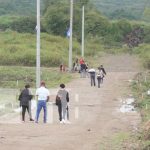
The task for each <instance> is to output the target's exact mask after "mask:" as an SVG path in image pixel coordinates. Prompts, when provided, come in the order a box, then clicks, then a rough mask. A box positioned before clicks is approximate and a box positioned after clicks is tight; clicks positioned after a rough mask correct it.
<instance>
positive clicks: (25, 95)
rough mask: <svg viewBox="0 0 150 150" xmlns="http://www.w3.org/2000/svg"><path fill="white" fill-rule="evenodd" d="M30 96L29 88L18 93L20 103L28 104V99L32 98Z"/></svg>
mask: <svg viewBox="0 0 150 150" xmlns="http://www.w3.org/2000/svg"><path fill="white" fill-rule="evenodd" d="M32 97H33V96H32V95H30V92H29V89H27V88H25V89H24V90H22V92H21V94H20V95H19V100H20V105H21V106H29V101H30V100H31V99H32Z"/></svg>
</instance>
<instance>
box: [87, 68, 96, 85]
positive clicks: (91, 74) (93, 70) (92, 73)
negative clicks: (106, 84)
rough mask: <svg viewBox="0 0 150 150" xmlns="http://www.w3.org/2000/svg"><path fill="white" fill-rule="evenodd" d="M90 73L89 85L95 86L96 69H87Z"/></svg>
mask: <svg viewBox="0 0 150 150" xmlns="http://www.w3.org/2000/svg"><path fill="white" fill-rule="evenodd" d="M88 72H89V73H90V78H91V86H93V85H94V86H95V85H96V84H95V75H96V71H95V69H94V68H91V69H89V71H88Z"/></svg>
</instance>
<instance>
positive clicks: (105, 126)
mask: <svg viewBox="0 0 150 150" xmlns="http://www.w3.org/2000/svg"><path fill="white" fill-rule="evenodd" d="M100 62H103V65H104V66H105V67H106V70H107V76H106V78H105V81H104V83H103V85H102V87H101V88H100V89H98V88H97V87H91V86H90V80H89V78H86V79H81V78H78V79H75V80H74V81H72V82H71V83H69V84H68V85H67V88H68V89H70V96H71V102H70V121H71V124H70V125H62V124H59V122H58V115H57V108H56V106H54V107H53V110H54V112H53V117H54V120H53V123H52V124H43V123H42V122H41V123H39V124H34V123H29V122H27V123H24V124H3V123H1V124H0V150H102V149H105V150H113V149H117V146H115V148H114V147H113V146H112V145H111V144H109V140H110V139H111V137H113V135H115V134H116V133H121V132H129V131H132V130H134V129H135V128H136V127H137V126H138V124H139V123H140V115H139V114H138V113H137V112H131V113H125V114H123V113H121V112H119V108H120V106H121V102H120V98H122V97H124V96H126V95H127V94H130V91H129V88H128V86H129V82H128V80H130V79H132V78H133V77H134V75H135V74H136V73H137V72H138V68H139V64H138V61H137V59H136V58H134V57H133V56H129V55H120V56H107V57H105V59H101V61H100ZM118 149H120V147H118ZM122 149H123V148H122Z"/></svg>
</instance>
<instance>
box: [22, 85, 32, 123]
mask: <svg viewBox="0 0 150 150" xmlns="http://www.w3.org/2000/svg"><path fill="white" fill-rule="evenodd" d="M29 88H30V85H29V84H27V85H25V89H23V90H22V91H21V93H20V95H19V100H20V106H21V107H22V121H23V122H25V113H26V110H27V111H28V113H29V116H30V121H34V120H33V119H32V117H31V116H32V115H31V109H29V108H30V107H31V106H30V105H31V99H32V97H33V95H32V94H31V92H30V90H29ZM29 103H30V104H29Z"/></svg>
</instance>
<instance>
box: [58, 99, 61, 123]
mask: <svg viewBox="0 0 150 150" xmlns="http://www.w3.org/2000/svg"><path fill="white" fill-rule="evenodd" d="M57 106H58V114H59V120H60V121H61V120H62V106H61V102H59V103H58V105H57Z"/></svg>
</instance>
